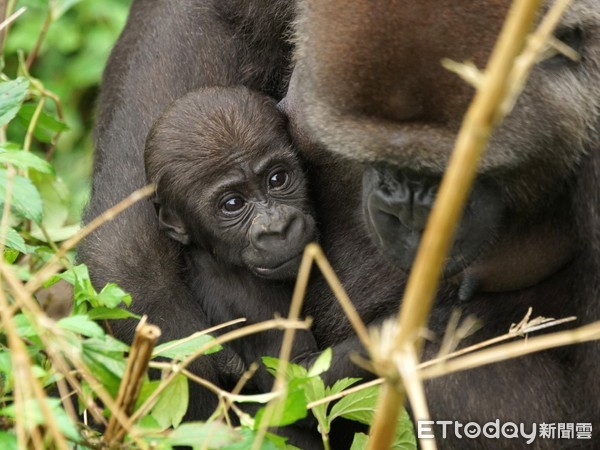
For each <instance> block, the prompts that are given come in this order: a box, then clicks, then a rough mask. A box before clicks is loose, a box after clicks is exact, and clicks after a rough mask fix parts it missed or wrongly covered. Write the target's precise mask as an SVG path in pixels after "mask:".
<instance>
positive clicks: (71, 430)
mask: <svg viewBox="0 0 600 450" xmlns="http://www.w3.org/2000/svg"><path fill="white" fill-rule="evenodd" d="M46 401H47V403H48V406H49V407H50V410H51V411H52V416H53V417H54V420H55V421H56V423H57V425H58V428H59V430H60V431H61V432H62V433H63V434H64V435H65V437H67V438H68V439H70V440H78V439H79V433H78V431H77V427H76V426H75V425H74V424H73V422H71V419H70V418H69V416H67V414H66V413H65V411H64V410H63V409H62V404H61V402H60V400H58V399H56V398H48V399H46ZM2 415H5V416H7V417H10V418H11V419H14V418H15V417H16V412H15V406H14V404H12V405H9V406H7V407H6V408H2V409H0V416H2ZM23 415H24V420H23V422H22V423H21V425H23V426H25V427H26V428H27V429H28V430H32V429H33V428H35V427H37V426H38V425H43V424H45V423H46V420H45V418H44V416H43V414H42V412H41V408H40V405H39V403H38V401H37V400H34V399H27V400H25V401H24V404H23Z"/></svg>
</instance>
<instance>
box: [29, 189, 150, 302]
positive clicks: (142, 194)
mask: <svg viewBox="0 0 600 450" xmlns="http://www.w3.org/2000/svg"><path fill="white" fill-rule="evenodd" d="M153 192H154V186H153V185H149V186H145V187H143V188H141V189H138V190H137V191H134V192H133V193H131V194H130V195H128V196H127V197H126V198H125V199H124V200H121V201H120V202H119V203H117V204H116V205H114V206H113V207H111V208H109V209H107V210H106V211H104V212H103V213H102V214H100V215H99V216H98V217H96V218H95V219H94V220H92V221H91V222H90V223H88V224H87V225H86V226H85V227H84V228H82V229H81V230H80V231H79V232H78V233H77V234H76V235H75V236H73V237H72V238H70V239H69V240H67V241H65V242H63V243H62V245H61V246H60V250H59V251H58V252H57V253H55V254H54V255H52V258H50V260H49V261H48V262H47V263H46V264H45V265H44V267H42V268H41V269H40V270H39V271H38V272H37V273H36V274H35V275H33V276H32V277H31V279H30V280H29V281H28V282H27V284H26V285H25V287H26V288H27V290H28V291H30V292H35V291H37V290H38V289H39V288H40V287H41V286H42V284H43V283H44V282H45V281H46V280H47V279H48V278H50V277H51V276H52V275H54V274H55V273H57V272H58V271H59V270H60V269H62V268H63V264H62V263H61V262H60V260H61V259H62V258H63V257H64V256H65V255H66V254H67V252H68V251H69V250H71V249H72V248H73V247H75V246H76V245H77V244H78V243H79V242H80V241H81V240H82V239H84V238H85V237H86V236H88V235H89V234H90V233H92V232H93V231H94V230H95V229H96V228H98V227H100V226H101V225H104V224H105V223H106V222H108V221H110V220H112V219H114V218H115V217H116V216H117V215H118V214H120V213H121V212H123V211H124V210H125V209H127V208H129V207H130V206H131V205H133V204H134V203H136V202H138V201H140V200H142V199H144V198H146V197H148V196H149V195H151V194H152V193H153Z"/></svg>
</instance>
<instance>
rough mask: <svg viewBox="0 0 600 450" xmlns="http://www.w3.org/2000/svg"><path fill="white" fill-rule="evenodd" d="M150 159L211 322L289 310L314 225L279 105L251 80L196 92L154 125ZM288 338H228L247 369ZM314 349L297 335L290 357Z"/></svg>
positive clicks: (161, 203) (261, 382) (264, 381)
mask: <svg viewBox="0 0 600 450" xmlns="http://www.w3.org/2000/svg"><path fill="white" fill-rule="evenodd" d="M145 163H146V175H147V178H148V181H149V182H152V183H155V185H156V204H157V211H158V222H159V227H160V228H161V229H162V230H163V231H164V232H165V233H166V234H167V235H168V236H170V237H171V238H172V239H174V240H175V241H177V242H179V243H180V244H181V245H182V253H181V255H182V256H181V261H182V263H183V267H184V270H183V273H184V280H185V282H186V283H187V285H188V286H189V288H190V289H191V291H192V292H193V295H194V296H195V298H196V299H197V300H198V301H199V302H200V303H201V305H202V307H203V308H204V309H205V311H206V314H207V316H208V317H209V319H210V321H211V324H212V325H217V324H220V323H223V322H226V321H229V320H232V319H236V318H239V317H245V318H247V320H248V323H255V322H260V321H263V320H267V319H271V318H273V316H274V315H275V314H281V315H286V314H287V312H288V309H289V302H290V298H291V294H292V287H293V280H294V278H295V276H296V273H297V271H298V267H299V263H300V259H301V256H302V252H303V250H304V247H305V245H306V244H308V243H309V242H310V241H312V240H314V239H315V237H316V227H315V220H314V218H313V213H312V208H311V205H310V203H309V201H308V195H307V188H306V182H305V179H304V174H303V172H302V168H301V165H300V161H299V159H298V158H297V156H296V154H295V152H294V150H293V148H292V145H291V142H290V140H289V137H288V135H287V132H286V122H285V120H284V118H283V116H282V115H281V114H280V113H279V112H278V111H277V109H276V106H275V103H274V102H273V101H272V100H270V99H269V98H268V97H265V96H263V95H261V94H258V93H256V92H253V91H250V90H249V89H247V88H244V87H234V88H207V89H201V90H199V91H195V92H192V93H189V94H187V95H185V96H184V97H182V98H180V99H179V100H177V101H176V102H175V103H174V104H173V105H172V106H171V107H170V108H169V109H168V110H167V111H166V112H165V113H164V114H163V115H162V116H161V117H160V118H159V119H158V120H157V121H156V122H155V124H154V126H153V128H152V129H151V131H150V133H149V135H148V139H147V142H146V151H145ZM281 336H282V332H281V331H279V330H273V331H269V332H266V333H260V334H255V335H251V336H248V337H245V338H244V339H242V340H237V341H235V342H233V343H232V344H231V345H232V348H233V350H235V351H236V352H237V354H238V355H239V356H240V357H241V359H242V361H243V362H244V363H245V364H246V366H247V365H249V364H250V363H252V362H254V361H257V360H259V358H260V357H261V356H267V355H268V356H277V355H278V352H279V347H280V342H281ZM316 350H317V346H316V343H315V340H314V338H313V336H312V334H311V333H310V332H308V331H302V332H299V333H297V335H296V339H295V346H294V349H293V355H292V359H293V360H294V361H298V360H300V359H303V358H304V357H305V356H308V355H310V354H314V353H315V352H316ZM233 381H234V380H232V382H233ZM254 383H255V385H254V387H255V388H257V389H258V390H259V391H266V390H269V389H270V386H271V384H272V377H270V376H269V375H268V374H267V373H266V371H264V370H259V372H258V374H257V376H256V377H255V380H254Z"/></svg>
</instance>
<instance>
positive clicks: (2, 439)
mask: <svg viewBox="0 0 600 450" xmlns="http://www.w3.org/2000/svg"><path fill="white" fill-rule="evenodd" d="M0 448H1V449H3V450H17V448H18V447H17V436H15V435H14V434H12V433H9V432H8V431H0Z"/></svg>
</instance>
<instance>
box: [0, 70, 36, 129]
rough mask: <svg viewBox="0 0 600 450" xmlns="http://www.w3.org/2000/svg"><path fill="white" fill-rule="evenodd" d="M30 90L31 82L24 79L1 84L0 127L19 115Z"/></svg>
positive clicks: (20, 78)
mask: <svg viewBox="0 0 600 450" xmlns="http://www.w3.org/2000/svg"><path fill="white" fill-rule="evenodd" d="M28 88H29V81H28V80H27V79H26V78H24V77H18V78H17V79H15V80H10V81H3V82H0V126H4V125H6V124H7V123H8V122H10V121H11V120H12V119H13V118H14V117H15V116H16V115H17V112H19V108H20V107H21V103H23V99H24V98H25V94H26V93H27V89H28Z"/></svg>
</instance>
